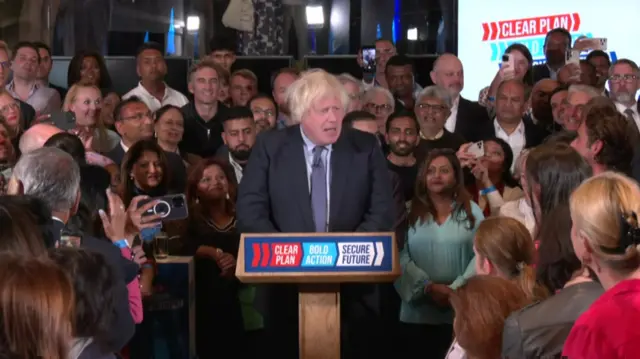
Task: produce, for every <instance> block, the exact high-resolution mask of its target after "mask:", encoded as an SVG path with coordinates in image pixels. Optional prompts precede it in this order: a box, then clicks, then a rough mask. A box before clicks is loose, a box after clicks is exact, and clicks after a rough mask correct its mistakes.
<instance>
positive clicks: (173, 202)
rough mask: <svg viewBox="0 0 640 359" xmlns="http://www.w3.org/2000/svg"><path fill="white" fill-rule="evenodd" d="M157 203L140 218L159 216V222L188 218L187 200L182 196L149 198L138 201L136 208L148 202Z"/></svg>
mask: <svg viewBox="0 0 640 359" xmlns="http://www.w3.org/2000/svg"><path fill="white" fill-rule="evenodd" d="M154 201H155V202H157V203H156V204H155V205H154V206H153V207H151V208H149V209H148V210H147V211H145V212H144V213H143V214H142V216H143V217H146V216H153V215H156V214H159V215H160V218H161V221H175V220H180V219H185V218H187V217H189V209H188V208H187V198H186V197H185V195H184V194H170V195H167V196H162V197H156V198H150V199H146V200H143V201H140V203H139V204H138V207H142V206H144V205H145V204H147V203H149V202H154Z"/></svg>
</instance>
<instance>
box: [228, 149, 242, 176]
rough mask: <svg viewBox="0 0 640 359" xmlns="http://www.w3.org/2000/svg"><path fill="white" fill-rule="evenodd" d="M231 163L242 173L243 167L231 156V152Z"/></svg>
mask: <svg viewBox="0 0 640 359" xmlns="http://www.w3.org/2000/svg"><path fill="white" fill-rule="evenodd" d="M229 163H230V164H231V166H233V168H235V169H236V170H238V171H240V172H242V165H240V164H239V163H238V162H237V161H236V160H235V159H234V158H233V156H231V152H229Z"/></svg>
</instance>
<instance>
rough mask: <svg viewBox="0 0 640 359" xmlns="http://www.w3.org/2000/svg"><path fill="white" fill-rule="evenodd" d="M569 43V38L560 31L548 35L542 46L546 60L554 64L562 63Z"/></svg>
mask: <svg viewBox="0 0 640 359" xmlns="http://www.w3.org/2000/svg"><path fill="white" fill-rule="evenodd" d="M569 45H570V44H569V39H568V38H567V37H566V36H565V35H563V34H560V33H554V34H551V35H549V37H548V38H547V42H546V44H545V46H544V54H545V57H546V58H547V62H548V63H549V64H550V65H554V66H560V65H563V64H564V62H565V55H566V51H567V49H568V48H569Z"/></svg>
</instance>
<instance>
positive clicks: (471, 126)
mask: <svg viewBox="0 0 640 359" xmlns="http://www.w3.org/2000/svg"><path fill="white" fill-rule="evenodd" d="M430 75H431V81H433V83H434V84H436V85H439V86H442V87H444V88H445V89H447V91H448V92H449V95H450V96H451V99H452V103H453V106H452V107H451V114H450V115H449V117H448V118H447V121H446V122H445V124H444V127H445V128H446V129H447V131H449V132H453V133H458V134H460V135H462V137H464V139H465V140H466V141H467V142H475V141H479V140H481V139H482V138H481V135H480V134H479V133H478V131H476V128H477V127H478V126H482V125H484V124H486V123H489V122H490V120H489V115H488V114H487V110H486V108H484V107H482V106H481V105H480V104H478V103H477V102H474V101H469V100H467V99H465V98H463V97H462V96H460V92H462V89H463V88H464V71H463V68H462V62H460V60H459V59H458V57H457V56H456V55H453V54H442V55H440V56H439V57H438V58H437V59H436V61H435V62H434V63H433V70H432V71H431V74H430ZM416 106H420V104H419V103H418V104H416Z"/></svg>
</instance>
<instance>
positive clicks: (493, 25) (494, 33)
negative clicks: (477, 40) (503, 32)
mask: <svg viewBox="0 0 640 359" xmlns="http://www.w3.org/2000/svg"><path fill="white" fill-rule="evenodd" d="M499 31H500V30H499V29H498V24H497V23H495V22H492V23H491V40H495V39H497V38H498V32H499Z"/></svg>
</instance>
